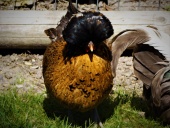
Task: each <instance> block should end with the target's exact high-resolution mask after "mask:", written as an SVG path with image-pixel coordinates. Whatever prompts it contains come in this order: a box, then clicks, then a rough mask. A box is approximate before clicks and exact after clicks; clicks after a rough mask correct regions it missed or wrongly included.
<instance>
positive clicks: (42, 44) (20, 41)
mask: <svg viewBox="0 0 170 128" xmlns="http://www.w3.org/2000/svg"><path fill="white" fill-rule="evenodd" d="M50 43H51V41H50V40H49V38H47V37H46V38H1V39H0V49H6V48H10V49H15V48H19V49H44V48H46V46H47V45H48V44H50Z"/></svg>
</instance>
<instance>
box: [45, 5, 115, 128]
mask: <svg viewBox="0 0 170 128" xmlns="http://www.w3.org/2000/svg"><path fill="white" fill-rule="evenodd" d="M69 6H71V7H68V9H69V8H71V9H73V7H74V6H73V5H72V4H71V2H70V4H69ZM69 11H70V10H68V12H69ZM74 12H78V11H73V13H74ZM71 15H72V17H71V18H70V20H67V21H69V22H68V23H67V22H64V23H65V25H63V26H66V27H65V28H64V29H63V31H62V33H57V28H56V29H48V30H45V33H46V34H47V35H48V36H49V37H50V38H51V39H52V43H51V44H50V45H49V46H48V47H47V49H46V51H45V53H44V58H43V77H44V83H45V86H46V89H47V93H48V96H52V97H55V98H56V99H57V101H58V102H60V103H61V104H62V105H63V106H64V107H66V108H68V109H69V110H74V111H79V112H86V111H89V110H94V114H95V115H94V118H93V121H94V122H96V123H97V124H98V125H99V126H100V127H103V125H102V123H101V122H100V120H99V116H98V113H97V110H96V107H97V106H98V105H99V104H100V103H101V102H102V101H103V100H104V99H105V98H106V97H108V95H109V93H110V91H111V90H112V80H113V77H112V73H111V66H110V65H111V60H112V56H111V50H110V49H109V46H107V45H106V43H105V40H106V39H107V38H109V37H110V36H111V35H112V34H113V28H112V25H111V23H110V21H109V20H108V18H106V17H105V16H104V15H103V14H102V13H100V12H78V13H76V14H71ZM63 18H64V17H63ZM60 32H61V31H60ZM60 34H61V35H60ZM58 35H60V36H58Z"/></svg>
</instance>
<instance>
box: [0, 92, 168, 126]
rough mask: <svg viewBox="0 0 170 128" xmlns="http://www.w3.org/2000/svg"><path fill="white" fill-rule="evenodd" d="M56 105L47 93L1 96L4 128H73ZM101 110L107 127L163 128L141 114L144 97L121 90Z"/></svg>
mask: <svg viewBox="0 0 170 128" xmlns="http://www.w3.org/2000/svg"><path fill="white" fill-rule="evenodd" d="M56 105H57V104H56V103H54V102H53V101H49V100H48V99H47V98H45V97H44V95H43V94H32V93H31V92H28V93H24V94H19V93H18V92H17V91H16V90H9V91H8V92H5V93H1V94H0V128H72V127H73V126H71V124H69V122H68V121H67V116H66V113H67V111H66V110H65V109H64V108H62V107H61V106H60V107H59V106H56ZM98 111H99V115H100V117H101V120H102V121H103V124H104V126H105V128H136V127H137V128H163V126H162V125H161V124H160V123H159V122H157V121H154V120H153V119H152V118H151V117H150V116H148V117H145V116H144V115H143V114H141V113H142V112H143V111H148V108H147V106H146V104H145V103H144V102H143V100H142V99H141V98H139V97H138V96H137V95H135V94H133V95H132V94H131V95H130V94H126V93H124V92H123V91H121V90H119V91H118V92H115V93H114V94H113V95H112V96H111V97H110V98H108V99H106V100H105V101H104V102H103V103H102V104H101V105H100V106H99V107H98ZM81 117H82V115H81ZM90 126H91V124H90ZM90 126H89V127H90ZM74 127H75V128H80V127H81V125H77V126H74ZM85 127H86V126H85ZM165 128H168V126H167V127H165Z"/></svg>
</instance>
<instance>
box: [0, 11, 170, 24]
mask: <svg viewBox="0 0 170 128" xmlns="http://www.w3.org/2000/svg"><path fill="white" fill-rule="evenodd" d="M65 13H66V11H33V10H31V11H12V10H8V11H0V17H1V18H0V24H26V25H28V24H39V25H40V24H41V25H45V24H46V25H54V24H57V23H58V22H59V20H60V19H61V17H62V16H63V15H65ZM102 13H103V14H104V15H106V16H107V17H108V18H109V20H110V21H111V23H112V24H125V25H128V24H140V25H144V24H156V25H157V24H159V25H169V24H170V18H169V17H170V12H167V11H102Z"/></svg>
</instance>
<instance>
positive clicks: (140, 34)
mask: <svg viewBox="0 0 170 128" xmlns="http://www.w3.org/2000/svg"><path fill="white" fill-rule="evenodd" d="M111 41H112V42H113V44H112V56H113V60H112V70H113V76H116V66H117V60H118V59H117V58H119V57H120V55H121V54H122V52H123V51H124V50H125V49H127V48H133V49H134V52H133V67H134V74H135V75H136V76H137V77H138V78H139V79H140V80H142V82H143V95H144V97H145V98H146V100H147V101H148V103H149V105H150V106H151V110H153V111H154V113H155V115H156V117H160V118H161V119H162V120H163V122H165V123H169V124H170V50H169V48H170V36H169V35H167V34H165V33H164V32H162V31H159V30H158V29H157V28H156V27H153V26H148V27H143V28H139V29H129V30H124V31H122V32H120V33H119V34H118V35H117V36H115V37H114V38H113V39H112V40H111ZM114 60H115V61H114Z"/></svg>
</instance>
